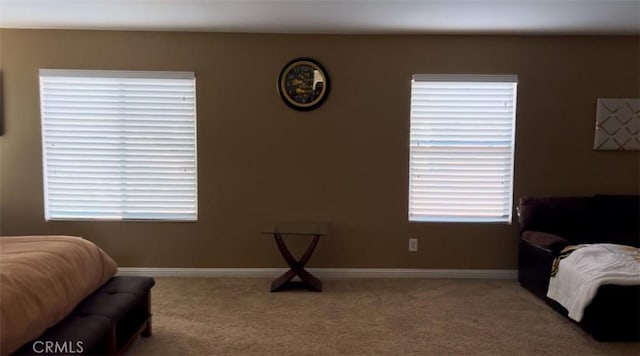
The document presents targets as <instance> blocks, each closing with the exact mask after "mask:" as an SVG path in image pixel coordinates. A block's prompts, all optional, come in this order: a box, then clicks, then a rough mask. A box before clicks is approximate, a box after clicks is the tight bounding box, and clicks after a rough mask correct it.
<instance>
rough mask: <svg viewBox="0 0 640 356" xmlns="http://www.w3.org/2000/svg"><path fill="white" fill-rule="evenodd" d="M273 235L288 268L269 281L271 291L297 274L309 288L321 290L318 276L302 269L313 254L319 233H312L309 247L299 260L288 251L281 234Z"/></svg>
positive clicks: (280, 287) (274, 290) (280, 286)
mask: <svg viewBox="0 0 640 356" xmlns="http://www.w3.org/2000/svg"><path fill="white" fill-rule="evenodd" d="M273 235H274V237H275V239H276V243H277V244H278V249H280V253H281V254H282V257H284V259H285V261H287V264H288V265H289V267H290V269H289V270H288V271H287V272H285V273H284V274H283V275H281V276H280V277H278V278H276V279H275V280H274V281H273V282H272V283H271V291H272V292H277V291H279V290H281V289H283V287H284V286H285V285H286V284H287V283H288V282H289V281H291V279H293V277H295V276H299V277H300V279H302V282H303V283H304V284H306V285H307V287H309V289H311V290H314V291H317V292H321V291H322V281H320V280H319V279H318V278H316V277H314V276H313V275H312V274H311V273H309V272H307V271H306V270H305V269H304V265H305V264H307V261H309V259H310V258H311V255H312V254H313V251H314V250H315V249H316V246H317V245H318V240H319V239H320V235H313V240H311V243H310V244H309V247H307V250H306V251H305V253H304V255H302V257H301V258H300V261H296V259H295V258H294V257H293V255H291V252H289V249H288V248H287V245H286V244H285V243H284V240H283V239H282V235H281V234H279V233H274V234H273Z"/></svg>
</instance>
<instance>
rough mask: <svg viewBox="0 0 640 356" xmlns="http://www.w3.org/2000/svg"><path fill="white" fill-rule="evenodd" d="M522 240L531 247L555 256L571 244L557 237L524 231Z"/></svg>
mask: <svg viewBox="0 0 640 356" xmlns="http://www.w3.org/2000/svg"><path fill="white" fill-rule="evenodd" d="M522 240H524V241H525V242H526V243H528V244H529V245H531V246H535V247H538V248H542V249H545V250H549V251H551V253H552V254H553V256H556V255H558V254H559V253H560V251H562V249H563V248H565V246H567V245H570V244H571V243H570V242H569V241H568V240H567V239H565V238H562V237H560V236H558V235H554V234H550V233H548V232H542V231H525V232H523V233H522Z"/></svg>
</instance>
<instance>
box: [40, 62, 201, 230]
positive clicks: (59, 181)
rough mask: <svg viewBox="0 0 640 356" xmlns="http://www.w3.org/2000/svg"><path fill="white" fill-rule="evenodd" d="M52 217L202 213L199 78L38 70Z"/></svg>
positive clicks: (140, 217) (188, 216) (185, 216)
mask: <svg viewBox="0 0 640 356" xmlns="http://www.w3.org/2000/svg"><path fill="white" fill-rule="evenodd" d="M40 105H41V114H42V150H43V173H44V195H45V196H44V202H45V218H46V219H47V220H55V219H60V220H78V219H105V220H129V219H131V220H186V221H195V220H197V169H196V109H195V77H194V74H193V73H187V72H138V71H136V72H127V71H93V70H90V71H89V70H56V69H41V70H40Z"/></svg>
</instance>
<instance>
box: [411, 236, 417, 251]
mask: <svg viewBox="0 0 640 356" xmlns="http://www.w3.org/2000/svg"><path fill="white" fill-rule="evenodd" d="M417 251H418V239H415V238H411V239H409V252H417Z"/></svg>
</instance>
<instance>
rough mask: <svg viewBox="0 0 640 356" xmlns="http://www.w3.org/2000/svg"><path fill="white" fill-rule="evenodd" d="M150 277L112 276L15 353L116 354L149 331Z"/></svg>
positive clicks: (153, 282)
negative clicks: (61, 318) (69, 312)
mask: <svg viewBox="0 0 640 356" xmlns="http://www.w3.org/2000/svg"><path fill="white" fill-rule="evenodd" d="M154 284H155V281H154V280H153V278H149V277H123V276H116V277H113V278H111V279H110V280H109V281H108V282H107V283H105V284H104V285H103V286H102V287H100V288H98V289H97V290H96V291H95V292H93V293H92V294H91V295H90V296H88V297H87V298H85V299H84V300H83V301H82V302H80V304H78V306H77V307H76V308H75V309H74V310H73V311H72V312H71V314H69V315H68V316H67V317H66V318H65V319H64V320H62V321H61V322H60V323H58V324H57V325H55V326H53V327H51V328H49V329H48V330H47V331H45V332H44V333H43V334H42V335H41V336H40V337H38V338H36V339H34V340H32V341H30V342H29V343H27V344H25V345H24V346H22V347H21V348H20V349H19V350H18V351H17V352H16V353H15V354H16V355H71V354H73V355H115V354H122V353H124V352H125V351H126V350H127V349H128V348H129V346H131V344H132V343H133V342H134V341H135V340H136V338H137V337H138V336H143V337H147V336H150V335H151V288H152V287H153V286H154Z"/></svg>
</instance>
